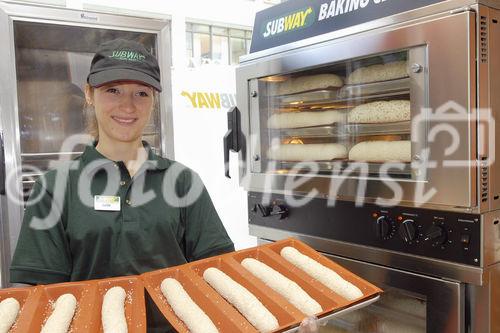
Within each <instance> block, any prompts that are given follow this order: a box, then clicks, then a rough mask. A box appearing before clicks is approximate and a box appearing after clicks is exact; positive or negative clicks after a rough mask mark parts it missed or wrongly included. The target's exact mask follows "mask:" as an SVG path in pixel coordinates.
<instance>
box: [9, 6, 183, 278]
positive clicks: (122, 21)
mask: <svg viewBox="0 0 500 333" xmlns="http://www.w3.org/2000/svg"><path fill="white" fill-rule="evenodd" d="M16 22H37V23H40V24H49V25H54V26H58V25H66V26H72V27H85V28H99V29H107V30H115V31H128V32H137V33H147V34H153V35H155V36H156V43H157V51H158V52H157V53H158V60H159V63H160V67H161V70H162V86H163V92H162V93H161V95H160V96H161V97H160V108H161V112H160V114H159V116H160V117H161V121H160V126H161V132H162V136H161V146H160V147H161V150H162V154H163V155H165V156H168V157H173V154H174V151H173V131H172V128H173V126H172V107H171V105H172V104H171V101H172V97H171V82H170V75H169V71H170V58H171V46H170V25H169V22H168V21H165V20H160V19H154V18H152V19H145V18H138V17H133V16H123V15H110V14H102V13H95V12H90V11H80V10H72V9H62V8H53V7H46V6H37V5H29V4H19V3H5V2H0V43H1V45H2V48H0V57H1V58H2V59H3V61H2V62H0V73H1V74H2V79H3V80H4V82H3V83H2V85H1V86H0V109H1V111H2V112H1V114H0V118H1V123H2V126H3V128H4V130H5V157H6V161H7V162H6V169H7V170H8V171H10V172H12V173H13V174H12V177H11V180H12V182H11V186H12V187H15V189H16V192H17V193H19V194H20V195H19V197H18V198H17V201H18V202H23V199H22V193H23V191H22V183H21V176H22V175H21V165H22V158H24V159H26V158H32V159H40V157H41V156H40V155H38V154H40V153H41V154H44V153H47V151H33V152H29V153H34V154H36V155H28V154H25V155H24V156H21V152H22V149H21V142H20V121H19V116H20V110H19V105H18V100H17V96H18V87H17V84H16V83H17V75H16V55H15V44H14V43H15V41H14V37H13V36H14V24H15V23H16ZM52 152H53V151H48V153H52ZM9 199H12V198H11V197H9ZM5 204H6V207H7V208H6V209H7V214H8V217H7V219H6V220H7V221H8V223H9V225H8V232H9V234H8V235H7V234H4V233H2V235H0V236H1V237H0V238H2V239H3V241H4V242H5V243H7V244H9V246H8V250H6V251H5V252H4V251H2V254H6V257H7V261H4V262H3V265H2V272H1V273H2V274H3V275H4V276H8V270H7V268H8V267H9V265H10V258H11V255H12V251H13V249H14V248H15V244H16V243H17V237H18V234H19V230H20V225H21V218H22V215H23V206H22V204H19V203H13V202H12V201H11V200H9V202H6V203H5ZM3 223H5V221H3ZM2 286H7V281H6V280H3V281H2Z"/></svg>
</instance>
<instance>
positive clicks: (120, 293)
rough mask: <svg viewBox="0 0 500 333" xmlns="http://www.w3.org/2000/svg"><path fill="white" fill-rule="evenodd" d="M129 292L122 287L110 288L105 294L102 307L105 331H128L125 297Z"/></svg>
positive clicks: (112, 332) (116, 332) (105, 332)
mask: <svg viewBox="0 0 500 333" xmlns="http://www.w3.org/2000/svg"><path fill="white" fill-rule="evenodd" d="M126 296H127V294H126V293H125V289H123V288H122V287H113V288H110V289H109V290H108V291H107V292H106V294H105V295H104V299H103V301H102V309H101V320H102V328H103V331H104V333H127V332H128V327H127V319H126V318H125V298H126Z"/></svg>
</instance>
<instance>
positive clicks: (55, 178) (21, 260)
mask: <svg viewBox="0 0 500 333" xmlns="http://www.w3.org/2000/svg"><path fill="white" fill-rule="evenodd" d="M145 147H146V148H147V150H148V160H147V161H146V162H145V163H144V164H143V165H142V167H141V168H140V169H139V171H138V172H137V173H136V175H134V177H133V178H132V179H131V178H130V175H129V173H128V171H127V169H126V167H125V165H124V163H123V162H114V161H111V160H109V159H106V158H105V157H104V156H103V155H101V154H100V153H99V152H98V151H97V150H96V149H95V147H93V146H88V147H87V148H86V149H85V151H84V153H83V154H82V156H80V158H78V159H76V160H74V161H71V162H69V163H67V164H64V165H62V166H60V167H58V168H57V169H55V170H52V171H49V172H48V173H46V174H45V175H44V176H43V177H42V178H41V179H39V180H38V181H37V182H36V184H35V185H34V188H33V192H32V194H31V196H30V200H32V201H33V203H31V204H29V205H27V207H26V211H25V215H24V220H23V225H22V228H21V233H20V236H19V241H18V243H17V248H16V250H15V253H14V258H13V260H12V265H11V268H10V274H11V275H10V281H11V282H12V283H14V282H17V283H30V284H46V283H55V282H63V281H78V280H87V279H96V278H104V277H113V276H122V275H131V274H140V273H143V272H147V271H151V270H155V269H160V268H165V267H170V266H175V265H180V264H184V263H186V262H189V261H194V260H197V259H201V258H205V257H210V256H213V255H217V254H220V253H224V252H229V251H233V250H234V246H233V243H232V241H231V240H230V238H229V237H228V235H227V233H226V231H225V229H224V227H223V225H222V223H221V221H220V219H219V217H218V215H217V212H216V211H215V208H214V206H213V204H212V201H211V199H210V196H209V194H208V192H207V190H206V189H205V186H204V185H203V183H202V181H201V180H200V178H199V177H198V175H197V174H196V173H194V172H193V171H191V170H190V169H188V168H186V167H184V166H183V165H182V164H180V163H177V162H174V161H171V160H168V159H165V158H161V157H159V156H157V155H155V154H154V153H153V152H152V151H151V150H150V149H149V147H148V146H147V144H145ZM197 193H198V194H199V195H196V194H197ZM96 195H107V196H114V197H119V198H120V205H119V211H111V210H96V209H95V207H94V196H96ZM115 200H117V199H115Z"/></svg>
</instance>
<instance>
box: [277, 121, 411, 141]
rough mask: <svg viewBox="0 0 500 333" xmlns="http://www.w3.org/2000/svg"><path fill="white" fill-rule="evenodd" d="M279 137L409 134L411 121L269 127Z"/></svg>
mask: <svg viewBox="0 0 500 333" xmlns="http://www.w3.org/2000/svg"><path fill="white" fill-rule="evenodd" d="M270 131H271V132H272V133H275V134H279V135H280V136H281V137H294V138H311V137H347V136H360V135H377V134H410V133H411V121H399V122H393V123H370V124H366V123H363V124H360V123H336V124H332V125H327V126H313V127H301V128H283V129H270Z"/></svg>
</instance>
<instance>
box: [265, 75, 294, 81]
mask: <svg viewBox="0 0 500 333" xmlns="http://www.w3.org/2000/svg"><path fill="white" fill-rule="evenodd" d="M287 79H288V78H287V77H286V76H280V75H275V76H268V77H265V78H262V79H261V80H262V81H265V82H283V81H286V80H287Z"/></svg>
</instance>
